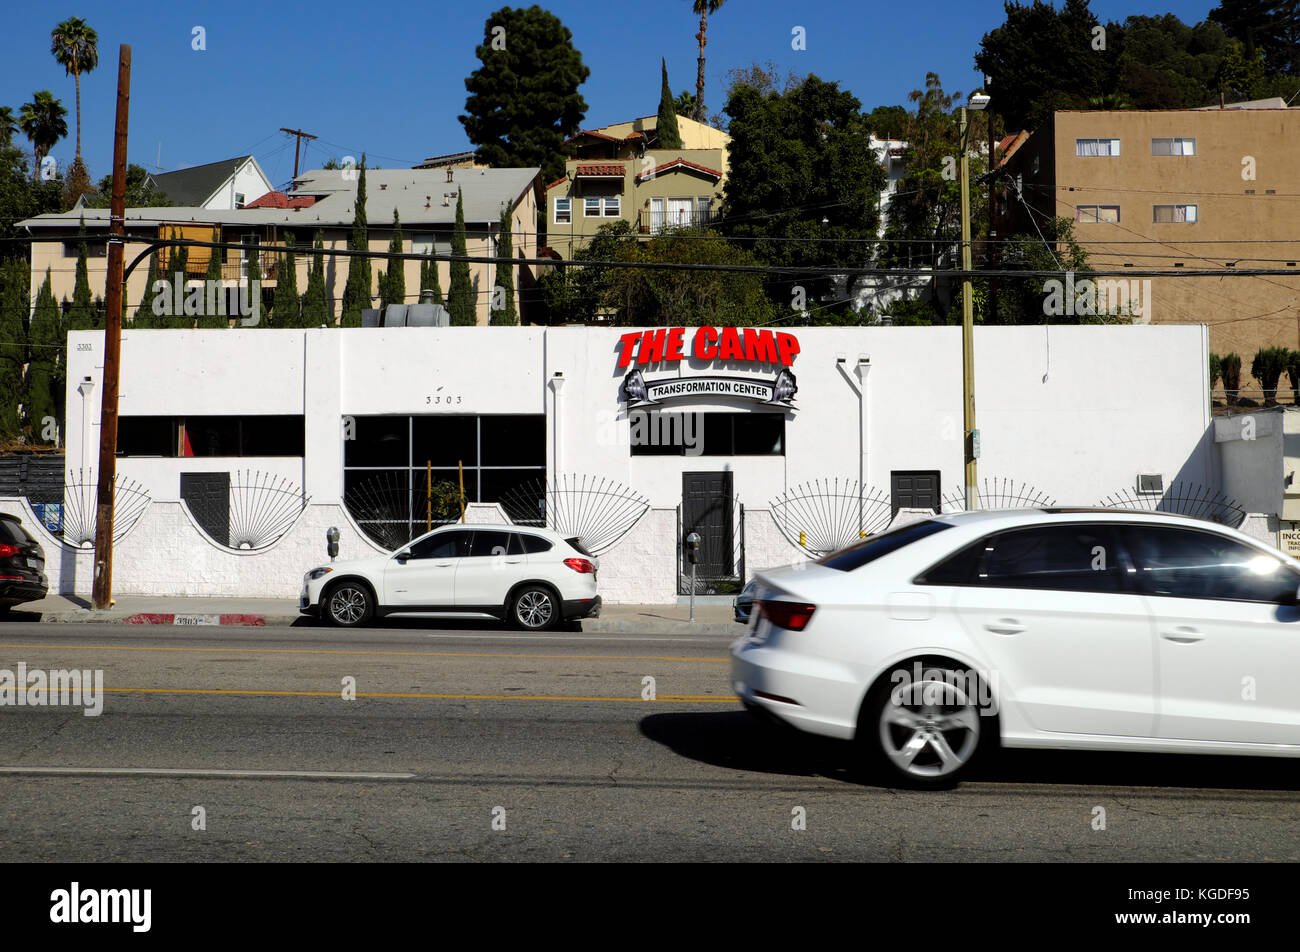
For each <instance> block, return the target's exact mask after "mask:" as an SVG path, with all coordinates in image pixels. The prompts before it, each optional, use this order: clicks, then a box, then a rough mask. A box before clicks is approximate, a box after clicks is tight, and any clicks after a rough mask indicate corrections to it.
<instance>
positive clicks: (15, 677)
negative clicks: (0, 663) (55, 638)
mask: <svg viewBox="0 0 1300 952" xmlns="http://www.w3.org/2000/svg"><path fill="white" fill-rule="evenodd" d="M0 707H83V708H85V710H84V711H82V713H83V714H85V715H86V716H87V717H98V716H99V715H100V714H102V713H103V711H104V672H103V671H102V670H98V669H97V670H94V671H91V670H89V669H87V670H84V671H80V670H77V669H75V668H74V669H72V670H70V671H69V670H64V669H62V668H59V669H56V670H52V671H42V670H40V669H39V668H37V669H33V670H30V671H29V670H28V669H27V662H25V661H20V662H18V670H17V672H14V671H11V670H9V669H8V668H0Z"/></svg>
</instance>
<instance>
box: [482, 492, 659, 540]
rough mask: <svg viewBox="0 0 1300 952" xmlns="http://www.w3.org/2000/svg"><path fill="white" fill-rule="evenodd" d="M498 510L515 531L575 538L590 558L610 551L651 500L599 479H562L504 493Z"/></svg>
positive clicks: (643, 512)
mask: <svg viewBox="0 0 1300 952" xmlns="http://www.w3.org/2000/svg"><path fill="white" fill-rule="evenodd" d="M500 504H501V508H502V509H504V510H505V512H506V515H507V516H508V517H509V518H510V521H511V522H513V523H515V524H516V525H530V526H544V527H545V528H547V529H551V530H554V531H555V532H558V533H560V534H561V535H563V536H566V537H573V536H577V537H578V538H579V539H581V540H582V544H583V546H584V547H585V548H586V549H587V550H588V551H589V552H591V553H592V554H594V555H601V554H602V553H604V552H608V551H609V550H610V549H612V548H613V547H614V545H615V543H617V542H618V540H619V539H621V538H623V536H625V535H626V534H627V533H628V531H629V530H631V528H632V527H633V526H634V525H636V524H637V522H639V521H640V520H641V517H642V516H644V515H645V514H646V513H647V512H648V511H649V510H650V500H649V499H647V498H646V497H644V496H642V495H641V494H640V493H638V492H636V491H635V490H633V489H630V488H628V487H627V486H624V485H623V484H622V483H618V482H615V481H613V480H611V479H606V478H604V477H602V476H586V475H582V474H576V473H569V474H564V473H561V474H560V475H559V476H557V477H556V478H554V479H552V480H545V479H537V480H530V481H529V482H526V483H522V484H520V485H519V486H516V487H515V488H514V489H511V490H508V491H507V492H505V493H502V495H501V499H500Z"/></svg>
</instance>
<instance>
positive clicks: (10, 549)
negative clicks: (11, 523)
mask: <svg viewBox="0 0 1300 952" xmlns="http://www.w3.org/2000/svg"><path fill="white" fill-rule="evenodd" d="M18 552H19V549H18V546H16V545H10V544H9V543H8V542H0V559H7V558H9V556H11V555H17V554H18Z"/></svg>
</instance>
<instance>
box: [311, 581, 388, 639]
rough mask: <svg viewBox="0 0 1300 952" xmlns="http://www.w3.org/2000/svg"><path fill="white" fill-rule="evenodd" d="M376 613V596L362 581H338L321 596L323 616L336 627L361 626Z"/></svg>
mask: <svg viewBox="0 0 1300 952" xmlns="http://www.w3.org/2000/svg"><path fill="white" fill-rule="evenodd" d="M374 614H375V599H374V596H373V595H371V594H370V589H369V588H367V587H366V586H365V585H364V584H362V583H361V582H349V581H343V582H337V583H335V584H334V585H332V586H330V588H329V589H328V590H327V591H326V592H325V594H324V595H323V596H322V597H321V617H322V618H324V619H325V621H326V622H328V623H329V624H331V625H333V626H334V627H336V628H359V627H361V626H362V625H364V624H365V623H366V622H368V621H370V619H371V618H372V617H373V616H374Z"/></svg>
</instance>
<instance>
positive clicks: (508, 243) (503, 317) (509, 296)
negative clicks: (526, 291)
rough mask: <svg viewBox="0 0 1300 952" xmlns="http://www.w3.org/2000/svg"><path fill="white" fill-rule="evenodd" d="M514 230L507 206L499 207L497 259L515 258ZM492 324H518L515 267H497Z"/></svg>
mask: <svg viewBox="0 0 1300 952" xmlns="http://www.w3.org/2000/svg"><path fill="white" fill-rule="evenodd" d="M513 228H514V216H513V215H512V214H511V213H510V206H509V204H506V205H503V206H502V207H501V241H500V242H499V243H498V245H497V257H498V258H513V257H514V256H515V253H514V250H513V245H514V242H513V241H512V235H511V230H512V229H513ZM498 300H500V301H501V302H502V306H501V307H499V308H498V307H497V301H498ZM490 323H492V324H499V325H502V326H513V325H515V324H518V323H519V315H518V314H517V313H516V312H515V266H514V265H513V264H506V265H497V278H496V287H495V288H494V289H493V291H492V319H491V321H490Z"/></svg>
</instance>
